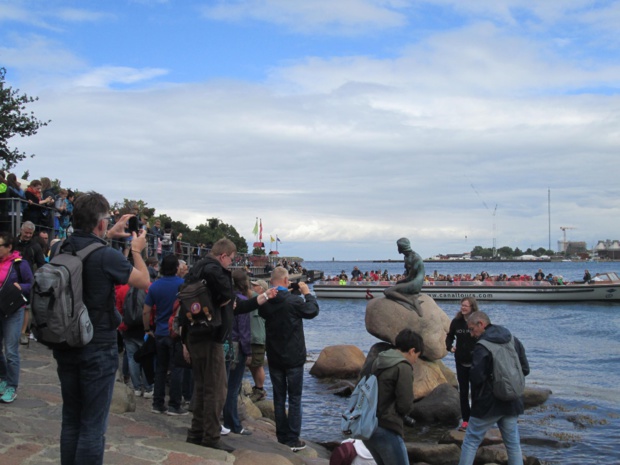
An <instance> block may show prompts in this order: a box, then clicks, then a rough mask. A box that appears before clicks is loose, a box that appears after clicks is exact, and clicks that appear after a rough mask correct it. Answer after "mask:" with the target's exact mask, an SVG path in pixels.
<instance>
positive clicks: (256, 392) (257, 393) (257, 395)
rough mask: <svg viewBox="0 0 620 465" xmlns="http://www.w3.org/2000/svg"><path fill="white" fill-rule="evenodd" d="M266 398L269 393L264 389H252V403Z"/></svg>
mask: <svg viewBox="0 0 620 465" xmlns="http://www.w3.org/2000/svg"><path fill="white" fill-rule="evenodd" d="M265 397H267V391H265V390H264V389H263V388H257V387H256V386H254V387H253V388H252V394H250V400H251V401H252V402H258V401H259V400H263V399H264V398H265Z"/></svg>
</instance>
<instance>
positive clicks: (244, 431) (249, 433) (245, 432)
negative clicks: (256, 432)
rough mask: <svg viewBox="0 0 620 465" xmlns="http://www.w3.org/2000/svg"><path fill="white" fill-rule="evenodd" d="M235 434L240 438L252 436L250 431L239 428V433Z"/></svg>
mask: <svg viewBox="0 0 620 465" xmlns="http://www.w3.org/2000/svg"><path fill="white" fill-rule="evenodd" d="M237 434H239V435H241V436H252V431H248V430H247V429H245V428H241V431H239V432H238V433H237Z"/></svg>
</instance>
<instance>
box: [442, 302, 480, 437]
mask: <svg viewBox="0 0 620 465" xmlns="http://www.w3.org/2000/svg"><path fill="white" fill-rule="evenodd" d="M477 311H478V302H476V299H475V298H473V297H464V298H462V299H461V309H460V310H459V312H458V313H457V314H456V316H455V317H454V319H453V320H452V322H451V323H450V331H449V332H448V335H447V336H446V349H447V350H448V351H449V352H453V353H454V362H455V365H456V379H457V381H458V383H459V397H460V401H461V416H462V417H463V421H462V422H461V426H459V431H465V430H466V429H467V423H468V422H469V415H470V411H471V407H470V405H469V369H470V368H471V361H472V352H473V351H474V346H475V345H476V339H475V338H474V337H472V336H471V334H469V330H468V329H467V319H468V318H469V316H470V315H471V314H472V313H473V312H477ZM455 338H456V347H454V346H453V344H454V339H455Z"/></svg>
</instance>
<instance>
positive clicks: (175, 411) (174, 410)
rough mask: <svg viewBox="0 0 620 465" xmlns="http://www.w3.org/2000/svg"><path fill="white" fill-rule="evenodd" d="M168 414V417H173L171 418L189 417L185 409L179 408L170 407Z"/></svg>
mask: <svg viewBox="0 0 620 465" xmlns="http://www.w3.org/2000/svg"><path fill="white" fill-rule="evenodd" d="M167 413H168V415H171V416H181V415H187V414H188V413H189V412H188V411H187V410H185V409H184V408H183V407H178V408H174V407H169V408H168V412H167Z"/></svg>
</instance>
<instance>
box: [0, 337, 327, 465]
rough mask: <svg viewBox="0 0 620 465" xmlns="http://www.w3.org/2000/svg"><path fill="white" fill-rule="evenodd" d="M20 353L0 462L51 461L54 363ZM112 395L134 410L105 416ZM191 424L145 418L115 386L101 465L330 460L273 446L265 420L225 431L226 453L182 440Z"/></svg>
mask: <svg viewBox="0 0 620 465" xmlns="http://www.w3.org/2000/svg"><path fill="white" fill-rule="evenodd" d="M20 354H21V374H20V386H19V388H18V391H17V398H16V399H15V401H14V402H13V403H12V404H0V464H2V465H39V464H40V465H43V464H58V463H60V445H59V439H60V425H61V412H62V399H61V395H60V383H59V381H58V377H57V375H56V362H55V360H54V358H53V356H52V352H51V351H50V350H48V349H47V348H46V347H44V346H42V345H41V344H38V343H36V342H33V341H30V345H29V346H20ZM125 391H126V392H127V394H128V395H125ZM119 398H124V399H126V402H128V403H129V404H131V403H132V402H135V404H136V409H135V411H133V412H127V413H112V412H114V411H115V409H116V406H117V401H118V400H119ZM190 421H191V414H190V415H188V416H180V417H175V416H168V415H157V414H153V413H151V400H150V399H148V400H147V399H144V398H142V397H138V398H135V400H134V396H133V392H132V391H131V390H129V389H128V388H127V389H126V388H125V386H124V385H123V384H122V383H120V382H117V383H116V386H115V399H114V401H113V407H112V409H111V413H110V417H109V423H108V429H107V433H106V452H105V456H104V463H105V464H123V465H134V464H135V465H147V464H166V465H177V464H178V465H200V464H209V465H216V464H226V463H227V464H231V463H237V464H239V465H245V464H263V463H265V464H271V465H276V464H277V465H280V464H282V465H285V464H294V465H303V464H307V465H310V464H312V465H327V464H328V462H329V452H328V451H327V450H326V449H324V448H323V447H322V446H320V445H317V444H311V443H309V442H308V441H306V442H308V446H309V447H308V448H307V449H305V450H303V451H300V452H298V453H297V454H295V453H293V452H291V450H290V449H289V448H288V447H285V446H283V445H281V444H278V443H277V442H276V441H275V427H274V426H273V422H271V421H270V420H267V419H263V418H261V419H257V420H253V419H251V418H250V419H247V420H244V426H246V427H248V428H249V429H250V430H253V431H254V434H253V435H252V436H239V435H235V434H230V435H228V436H226V437H224V438H223V439H224V440H225V442H226V443H228V444H229V445H231V446H233V447H235V448H236V449H237V450H236V451H235V452H234V453H233V454H227V453H226V452H223V451H219V450H215V449H209V448H205V447H201V446H196V445H193V444H188V443H186V442H185V436H186V432H187V428H188V426H189V424H190ZM274 454H275V456H274ZM84 465H88V464H84Z"/></svg>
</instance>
